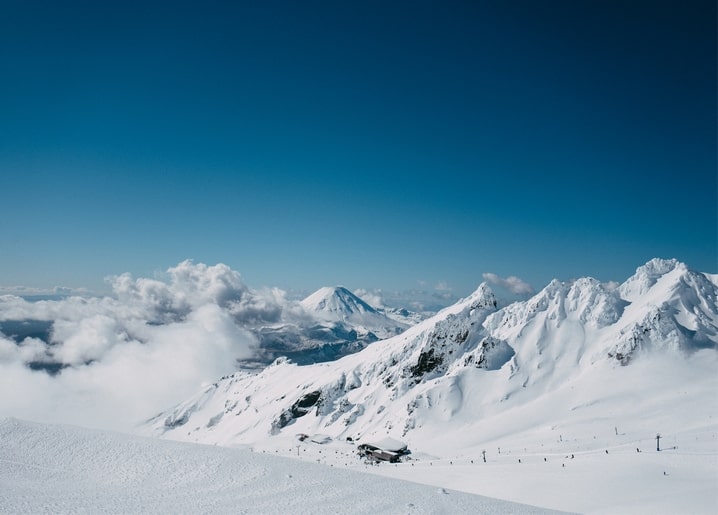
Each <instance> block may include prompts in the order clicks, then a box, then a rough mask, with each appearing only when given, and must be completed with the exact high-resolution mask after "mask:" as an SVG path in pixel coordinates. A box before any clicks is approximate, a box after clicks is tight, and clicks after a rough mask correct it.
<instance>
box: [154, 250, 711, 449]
mask: <svg viewBox="0 0 718 515" xmlns="http://www.w3.org/2000/svg"><path fill="white" fill-rule="evenodd" d="M347 294H348V295H347ZM303 304H304V307H305V309H308V310H309V309H312V310H314V311H316V312H317V313H321V314H322V316H324V317H326V319H327V320H329V319H332V318H334V319H336V317H340V318H341V317H343V318H342V319H343V320H344V321H346V320H351V321H352V323H353V324H355V325H361V324H359V323H358V321H359V320H361V321H363V323H364V326H365V327H373V328H377V327H378V326H377V325H376V323H378V322H377V321H378V320H383V318H381V316H384V315H381V313H378V312H376V311H375V310H373V309H372V308H371V307H370V306H368V305H367V304H365V303H363V302H361V301H359V302H356V300H355V298H353V296H352V295H351V294H350V293H349V292H347V291H346V290H344V289H326V290H320V291H319V292H317V293H316V294H314V295H312V296H310V297H309V298H307V299H306V300H305V301H304V302H303ZM378 315H381V316H378ZM379 325H381V323H379ZM717 347H718V286H717V284H716V277H715V276H710V275H708V274H703V273H700V272H696V271H692V270H690V269H689V268H687V267H686V266H685V265H684V264H682V263H680V262H678V261H676V260H662V259H653V260H651V261H649V262H648V263H646V264H645V265H643V266H641V267H639V268H638V269H637V270H636V273H635V274H634V275H633V276H632V277H631V278H629V279H628V280H627V281H625V282H624V283H623V284H621V285H618V286H617V285H615V284H603V283H601V282H599V281H597V280H595V279H592V278H582V279H578V280H575V281H571V282H560V281H557V280H554V281H552V282H551V283H549V284H548V285H547V286H546V287H545V288H544V289H542V290H541V291H540V292H538V293H537V294H536V295H534V296H533V297H532V298H530V299H528V300H526V301H521V302H515V303H513V304H510V305H508V306H505V307H500V306H499V305H498V303H497V300H496V298H495V296H494V294H493V292H492V291H491V289H490V288H489V287H488V285H487V284H485V283H484V284H481V285H480V286H479V287H478V289H477V290H476V291H475V292H474V293H473V294H472V295H470V296H469V297H467V298H465V299H463V300H461V301H459V302H458V303H456V304H455V305H453V306H450V307H448V308H446V309H444V310H442V311H441V312H439V313H438V314H436V315H435V316H434V317H432V318H430V319H427V320H424V321H422V322H420V323H418V324H416V325H414V326H413V327H410V328H409V329H407V330H406V331H404V332H403V333H401V334H398V335H395V336H391V337H388V338H386V339H383V340H382V341H377V342H375V343H373V344H371V345H369V346H367V347H366V348H364V349H363V350H361V351H359V352H357V353H354V354H351V355H348V356H345V357H343V358H341V359H338V360H336V361H332V362H325V363H319V364H315V365H307V366H300V365H298V364H296V363H293V362H292V361H291V360H290V359H287V358H279V359H277V360H275V361H274V362H273V363H272V364H271V365H270V366H268V367H266V368H264V369H263V370H261V371H259V372H256V373H249V372H237V373H235V374H233V375H231V376H228V377H224V378H222V379H220V380H218V381H217V382H216V383H214V384H212V385H210V386H208V387H207V388H205V389H204V390H203V391H201V392H200V393H198V395H196V396H195V397H193V398H191V399H188V400H187V401H185V402H183V403H181V404H179V405H177V406H175V407H173V408H171V409H169V410H167V411H165V412H163V413H160V414H158V415H157V416H155V417H153V418H152V419H150V420H149V421H147V422H146V424H145V426H144V428H143V432H145V433H146V434H153V435H159V436H162V437H167V438H173V439H179V440H188V441H198V442H204V443H219V444H229V445H231V444H239V443H251V442H256V441H261V440H263V439H266V438H268V437H272V436H279V435H285V436H288V435H293V434H295V433H306V434H315V433H322V434H326V435H329V436H331V437H333V438H347V437H350V438H351V439H353V440H357V439H361V438H369V437H371V438H376V437H383V436H392V437H397V438H402V439H404V440H406V441H408V442H410V443H411V442H412V441H415V442H427V441H431V438H432V437H435V438H441V439H442V440H443V441H445V442H447V443H446V444H445V445H450V443H449V441H450V438H447V435H449V436H450V435H451V434H453V433H452V431H463V432H464V434H466V432H471V434H475V435H476V436H475V439H476V441H477V442H481V441H486V440H487V439H490V435H491V434H494V433H495V432H496V431H498V430H497V429H493V428H496V427H502V428H506V427H512V428H517V427H518V428H520V427H523V425H525V424H528V422H525V421H526V420H529V419H530V420H532V423H534V424H541V423H545V424H549V423H551V422H552V421H555V420H556V419H557V417H559V418H560V416H559V415H560V414H561V413H575V412H576V410H579V409H584V408H582V407H585V406H594V408H591V409H594V410H605V412H606V413H613V411H611V410H613V408H614V407H615V403H614V404H613V405H612V404H611V402H612V401H611V400H610V399H614V398H620V396H621V395H622V393H625V392H626V391H628V390H627V389H630V388H636V384H637V383H638V382H640V381H642V380H644V379H643V378H642V377H643V376H646V374H645V373H642V374H633V373H632V369H633V367H634V363H640V362H642V363H644V366H647V367H648V368H645V369H642V370H649V371H650V370H651V366H652V365H651V363H652V360H659V359H660V360H661V362H663V361H664V360H666V359H668V360H669V361H672V362H674V363H680V362H683V361H685V360H687V359H688V358H689V357H690V356H692V355H694V354H696V353H700V352H702V353H710V356H714V355H715V354H716V349H717ZM711 359H714V358H711ZM657 362H658V361H656V363H657ZM656 370H658V366H657V365H656ZM657 373H658V372H657ZM648 375H650V374H648ZM639 376H641V377H639ZM616 378H619V379H616ZM596 385H601V386H596ZM541 406H544V407H545V406H550V408H540V407H541ZM612 406H613V407H612ZM585 409H588V408H585ZM596 413H598V411H596ZM601 413H603V411H602V412H601ZM602 416H603V415H602ZM614 416H618V415H614ZM621 416H622V417H623V418H624V419H626V418H630V417H639V416H640V410H637V411H636V412H635V413H625V414H622V415H621ZM522 424H523V425H522ZM516 430H517V431H518V429H516ZM462 445H466V441H465V439H464V440H463V444H462Z"/></svg>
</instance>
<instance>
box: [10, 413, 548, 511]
mask: <svg viewBox="0 0 718 515" xmlns="http://www.w3.org/2000/svg"><path fill="white" fill-rule="evenodd" d="M0 512H2V513H33V514H35V513H68V512H72V513H173V514H178V513H293V514H298V513H311V514H320V513H329V514H336V513H372V514H374V513H409V514H413V513H448V514H455V513H486V514H494V513H496V514H498V513H516V514H520V513H547V511H546V510H542V509H539V508H535V507H531V506H525V505H520V504H515V503H509V502H505V501H498V500H495V499H490V498H487V497H481V496H477V495H470V494H466V493H459V492H455V491H451V490H445V489H443V488H437V487H430V486H423V485H419V484H414V483H409V482H405V481H400V480H396V479H387V478H382V477H377V476H373V475H369V474H363V473H361V472H353V471H348V470H340V469H337V468H334V467H330V466H325V465H319V464H316V463H310V462H301V461H298V460H290V459H286V458H279V457H275V456H270V455H265V454H261V453H257V452H252V451H250V450H248V449H228V448H222V447H215V446H207V445H197V444H187V443H179V442H170V441H162V440H156V439H147V438H140V437H134V436H129V435H123V434H119V433H108V432H101V431H96V430H89V429H81V428H77V427H71V426H54V425H43V424H37V423H30V422H24V421H19V420H16V419H5V420H3V421H0Z"/></svg>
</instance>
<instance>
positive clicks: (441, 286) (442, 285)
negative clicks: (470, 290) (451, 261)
mask: <svg viewBox="0 0 718 515" xmlns="http://www.w3.org/2000/svg"><path fill="white" fill-rule="evenodd" d="M434 289H435V290H436V291H452V288H451V286H449V284H448V283H447V282H446V281H439V282H438V283H437V284H436V286H434Z"/></svg>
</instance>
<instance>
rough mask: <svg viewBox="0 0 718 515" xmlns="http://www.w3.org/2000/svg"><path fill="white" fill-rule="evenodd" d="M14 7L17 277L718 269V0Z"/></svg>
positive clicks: (9, 70)
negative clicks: (190, 264)
mask: <svg viewBox="0 0 718 515" xmlns="http://www.w3.org/2000/svg"><path fill="white" fill-rule="evenodd" d="M0 5H1V6H2V9H1V15H0V74H1V76H0V192H1V195H2V197H1V198H2V201H1V202H0V285H18V284H21V285H26V286H34V287H51V286H55V285H65V286H71V287H83V286H84V287H89V288H95V289H96V288H100V287H101V286H102V280H103V278H104V277H105V276H106V275H110V274H119V273H122V272H126V271H128V272H132V273H133V274H135V275H139V276H149V275H152V273H153V272H154V271H156V270H164V269H166V268H168V267H170V266H173V265H175V264H176V263H178V262H179V261H181V260H183V259H186V258H191V259H194V260H196V261H201V262H205V263H208V264H213V263H217V262H224V263H226V264H228V265H230V266H231V267H232V268H235V269H237V270H239V271H240V272H241V273H242V275H243V276H244V278H245V280H246V281H247V282H248V283H249V284H250V285H253V286H261V285H275V286H280V287H284V288H297V289H310V290H311V289H314V288H317V287H319V286H322V285H325V284H344V285H346V286H348V287H352V288H358V287H366V288H373V287H383V288H386V289H393V288H399V289H401V288H412V287H415V286H417V281H426V282H427V283H428V284H436V283H438V282H439V281H444V282H446V283H448V285H449V286H451V287H452V288H454V290H455V291H456V292H458V293H466V292H468V291H470V290H472V289H473V288H474V287H475V286H476V285H477V284H478V283H479V282H480V281H481V273H482V272H494V273H497V274H499V275H502V276H506V275H510V274H516V275H519V276H521V277H522V278H524V279H525V280H527V281H529V282H531V283H532V284H534V286H536V287H541V286H543V285H544V284H545V283H546V282H548V281H549V280H550V279H551V278H553V277H559V278H561V279H568V278H571V277H576V276H583V275H592V276H595V277H597V278H599V279H603V280H610V279H619V280H620V279H624V278H626V277H627V276H629V275H630V274H631V273H632V272H633V270H634V269H635V267H636V266H638V265H641V264H642V263H644V262H645V261H646V260H648V259H650V258H651V257H656V256H660V257H676V258H678V259H681V260H683V261H685V262H687V263H688V264H689V265H690V266H692V267H693V268H696V269H699V270H704V271H712V272H716V271H718V270H717V268H718V265H717V264H716V259H717V257H716V247H717V238H718V234H717V233H718V230H717V228H716V224H717V215H716V202H717V200H716V199H717V195H718V188H717V185H716V7H715V3H714V2H711V1H706V2H700V1H688V2H685V1H677V0H676V1H674V2H661V1H657V0H650V1H645V2H642V1H637V2H634V1H632V2H623V1H607V0H595V1H573V0H571V1H569V0H567V1H551V0H547V1H541V2H537V1H533V0H531V1H529V0H526V1H512V2H499V1H495V2H481V1H473V2H451V1H434V2H421V1H419V2H414V1H412V2H399V1H392V2H386V1H381V2H379V1H376V2H375V1H366V0H362V1H357V2H335V1H327V2H314V1H302V2H272V1H261V2H194V3H187V2H167V3H157V2H151V1H147V2H146V1H142V2H133V1H122V2H111V1H103V2H95V1H88V2H70V1H68V2H57V1H48V2H37V1H32V0H20V1H12V0H11V1H8V0H3V1H2V2H1V3H0Z"/></svg>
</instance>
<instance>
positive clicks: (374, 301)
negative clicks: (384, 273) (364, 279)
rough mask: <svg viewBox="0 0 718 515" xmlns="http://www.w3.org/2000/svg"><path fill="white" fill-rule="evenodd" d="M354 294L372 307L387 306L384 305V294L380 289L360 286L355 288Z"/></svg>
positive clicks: (381, 307)
mask: <svg viewBox="0 0 718 515" xmlns="http://www.w3.org/2000/svg"><path fill="white" fill-rule="evenodd" d="M354 295H356V296H357V297H359V298H360V299H361V300H363V301H364V302H366V303H367V304H369V305H370V306H372V307H375V308H380V309H383V308H384V307H386V306H385V305H384V294H383V292H382V291H381V290H379V289H376V290H366V289H364V288H359V289H358V290H354Z"/></svg>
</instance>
